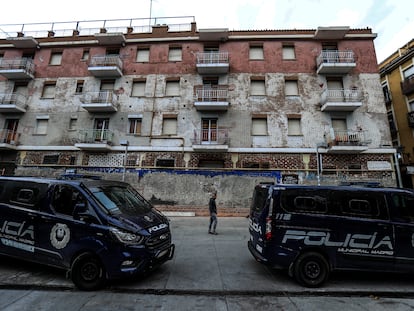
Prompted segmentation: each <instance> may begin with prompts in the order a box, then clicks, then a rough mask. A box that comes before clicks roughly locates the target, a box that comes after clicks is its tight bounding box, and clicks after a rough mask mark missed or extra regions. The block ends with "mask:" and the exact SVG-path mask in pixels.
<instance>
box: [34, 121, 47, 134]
mask: <svg viewBox="0 0 414 311" xmlns="http://www.w3.org/2000/svg"><path fill="white" fill-rule="evenodd" d="M48 122H49V120H48V119H37V120H36V134H39V135H45V134H47V125H48Z"/></svg>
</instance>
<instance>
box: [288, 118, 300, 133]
mask: <svg viewBox="0 0 414 311" xmlns="http://www.w3.org/2000/svg"><path fill="white" fill-rule="evenodd" d="M301 134H302V132H301V130H300V119H289V120H288V135H301Z"/></svg>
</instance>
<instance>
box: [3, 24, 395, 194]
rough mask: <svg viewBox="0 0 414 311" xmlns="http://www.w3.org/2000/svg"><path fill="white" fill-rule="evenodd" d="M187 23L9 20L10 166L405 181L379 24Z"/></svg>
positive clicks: (6, 157)
mask: <svg viewBox="0 0 414 311" xmlns="http://www.w3.org/2000/svg"><path fill="white" fill-rule="evenodd" d="M175 21H176V20H174V19H171V20H167V19H166V20H165V23H164V21H163V22H162V23H157V24H154V25H151V26H148V24H147V26H145V25H144V26H143V25H140V24H139V23H140V20H134V19H131V20H128V21H124V24H125V26H122V25H119V22H118V23H117V24H116V27H115V26H111V23H110V22H111V21H102V23H101V24H99V25H98V26H96V22H95V23H94V24H93V26H94V27H95V28H94V27H90V28H88V24H86V25H85V23H86V22H74V23H73V24H70V25H69V23H63V24H62V25H60V24H59V23H53V24H45V25H43V26H45V27H44V28H45V29H43V30H39V29H34V28H35V26H38V25H31V27H29V26H30V25H25V26H24V27H20V28H19V29H18V30H16V31H15V30H12V29H11V28H7V27H6V26H5V25H2V26H1V27H0V28H1V29H2V30H3V33H6V34H7V35H6V36H3V38H1V39H0V127H1V128H2V130H1V132H0V136H1V141H2V143H1V144H0V148H1V151H0V167H1V168H3V172H6V173H8V174H10V173H13V172H15V173H16V172H17V173H18V174H29V173H30V174H35V173H38V174H50V173H51V172H52V171H54V170H62V169H68V168H78V169H80V168H81V169H84V170H87V169H91V170H93V171H95V172H96V171H100V170H101V171H102V172H105V173H114V172H115V173H120V172H122V168H124V167H126V168H127V170H126V172H127V175H128V174H130V173H131V172H132V173H133V172H134V171H136V170H142V169H144V168H145V169H150V170H152V172H156V171H157V169H161V168H170V169H175V170H185V171H189V170H190V171H191V172H193V173H194V174H198V173H199V172H201V171H203V170H216V171H217V170H220V171H221V172H229V171H231V172H235V171H237V172H239V174H240V175H243V174H248V173H252V172H253V173H255V174H257V173H258V172H271V173H275V174H276V176H277V177H278V178H280V180H279V181H284V182H300V183H313V184H315V183H331V184H332V183H334V184H337V183H340V182H344V181H345V182H347V181H376V182H380V183H382V184H384V185H387V186H389V185H391V186H394V185H396V182H397V179H398V178H397V177H398V174H397V171H398V169H397V167H396V164H397V163H396V162H395V159H396V150H395V148H393V147H392V142H391V135H390V130H389V127H388V118H387V110H386V108H385V103H384V98H383V95H382V92H381V83H380V76H379V73H378V66H377V63H376V54H375V48H374V44H373V41H374V39H375V37H376V34H375V33H373V32H372V30H371V29H369V28H366V29H365V28H364V29H351V28H349V27H318V28H317V29H308V30H297V29H291V30H248V31H245V30H229V29H222V28H213V29H197V26H196V22H195V20H194V19H191V20H189V21H185V22H182V21H180V23H175ZM82 23H83V24H82ZM91 23H92V22H91ZM10 27H11V26H10ZM48 27H49V29H48ZM34 168H35V170H33V169H34ZM40 172H41V173H40ZM124 173H125V171H124ZM283 178H284V179H283ZM191 184H192V183H191ZM187 186H188V185H187ZM249 186H250V185H249ZM247 191H248V192H249V194H250V189H248V190H247ZM243 193H244V192H243Z"/></svg>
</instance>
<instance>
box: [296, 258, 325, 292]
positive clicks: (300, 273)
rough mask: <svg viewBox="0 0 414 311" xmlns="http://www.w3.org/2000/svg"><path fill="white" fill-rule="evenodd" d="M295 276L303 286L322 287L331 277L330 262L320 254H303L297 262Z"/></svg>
mask: <svg viewBox="0 0 414 311" xmlns="http://www.w3.org/2000/svg"><path fill="white" fill-rule="evenodd" d="M293 276H294V277H295V279H296V281H297V282H298V283H299V284H301V285H303V286H306V287H318V286H321V285H322V284H323V283H324V282H325V281H326V280H327V279H328V276H329V265H328V262H327V261H326V259H325V257H323V256H322V255H321V254H319V253H315V252H308V253H303V254H301V255H300V256H299V257H298V259H296V261H295V264H294V266H293Z"/></svg>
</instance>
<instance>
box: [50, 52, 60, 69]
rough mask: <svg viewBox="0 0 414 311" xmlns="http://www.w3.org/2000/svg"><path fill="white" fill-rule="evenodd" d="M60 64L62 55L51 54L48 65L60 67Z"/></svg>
mask: <svg viewBox="0 0 414 311" xmlns="http://www.w3.org/2000/svg"><path fill="white" fill-rule="evenodd" d="M61 63H62V53H61V52H59V53H52V55H51V56H50V62H49V65H53V66H56V65H60V64H61Z"/></svg>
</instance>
